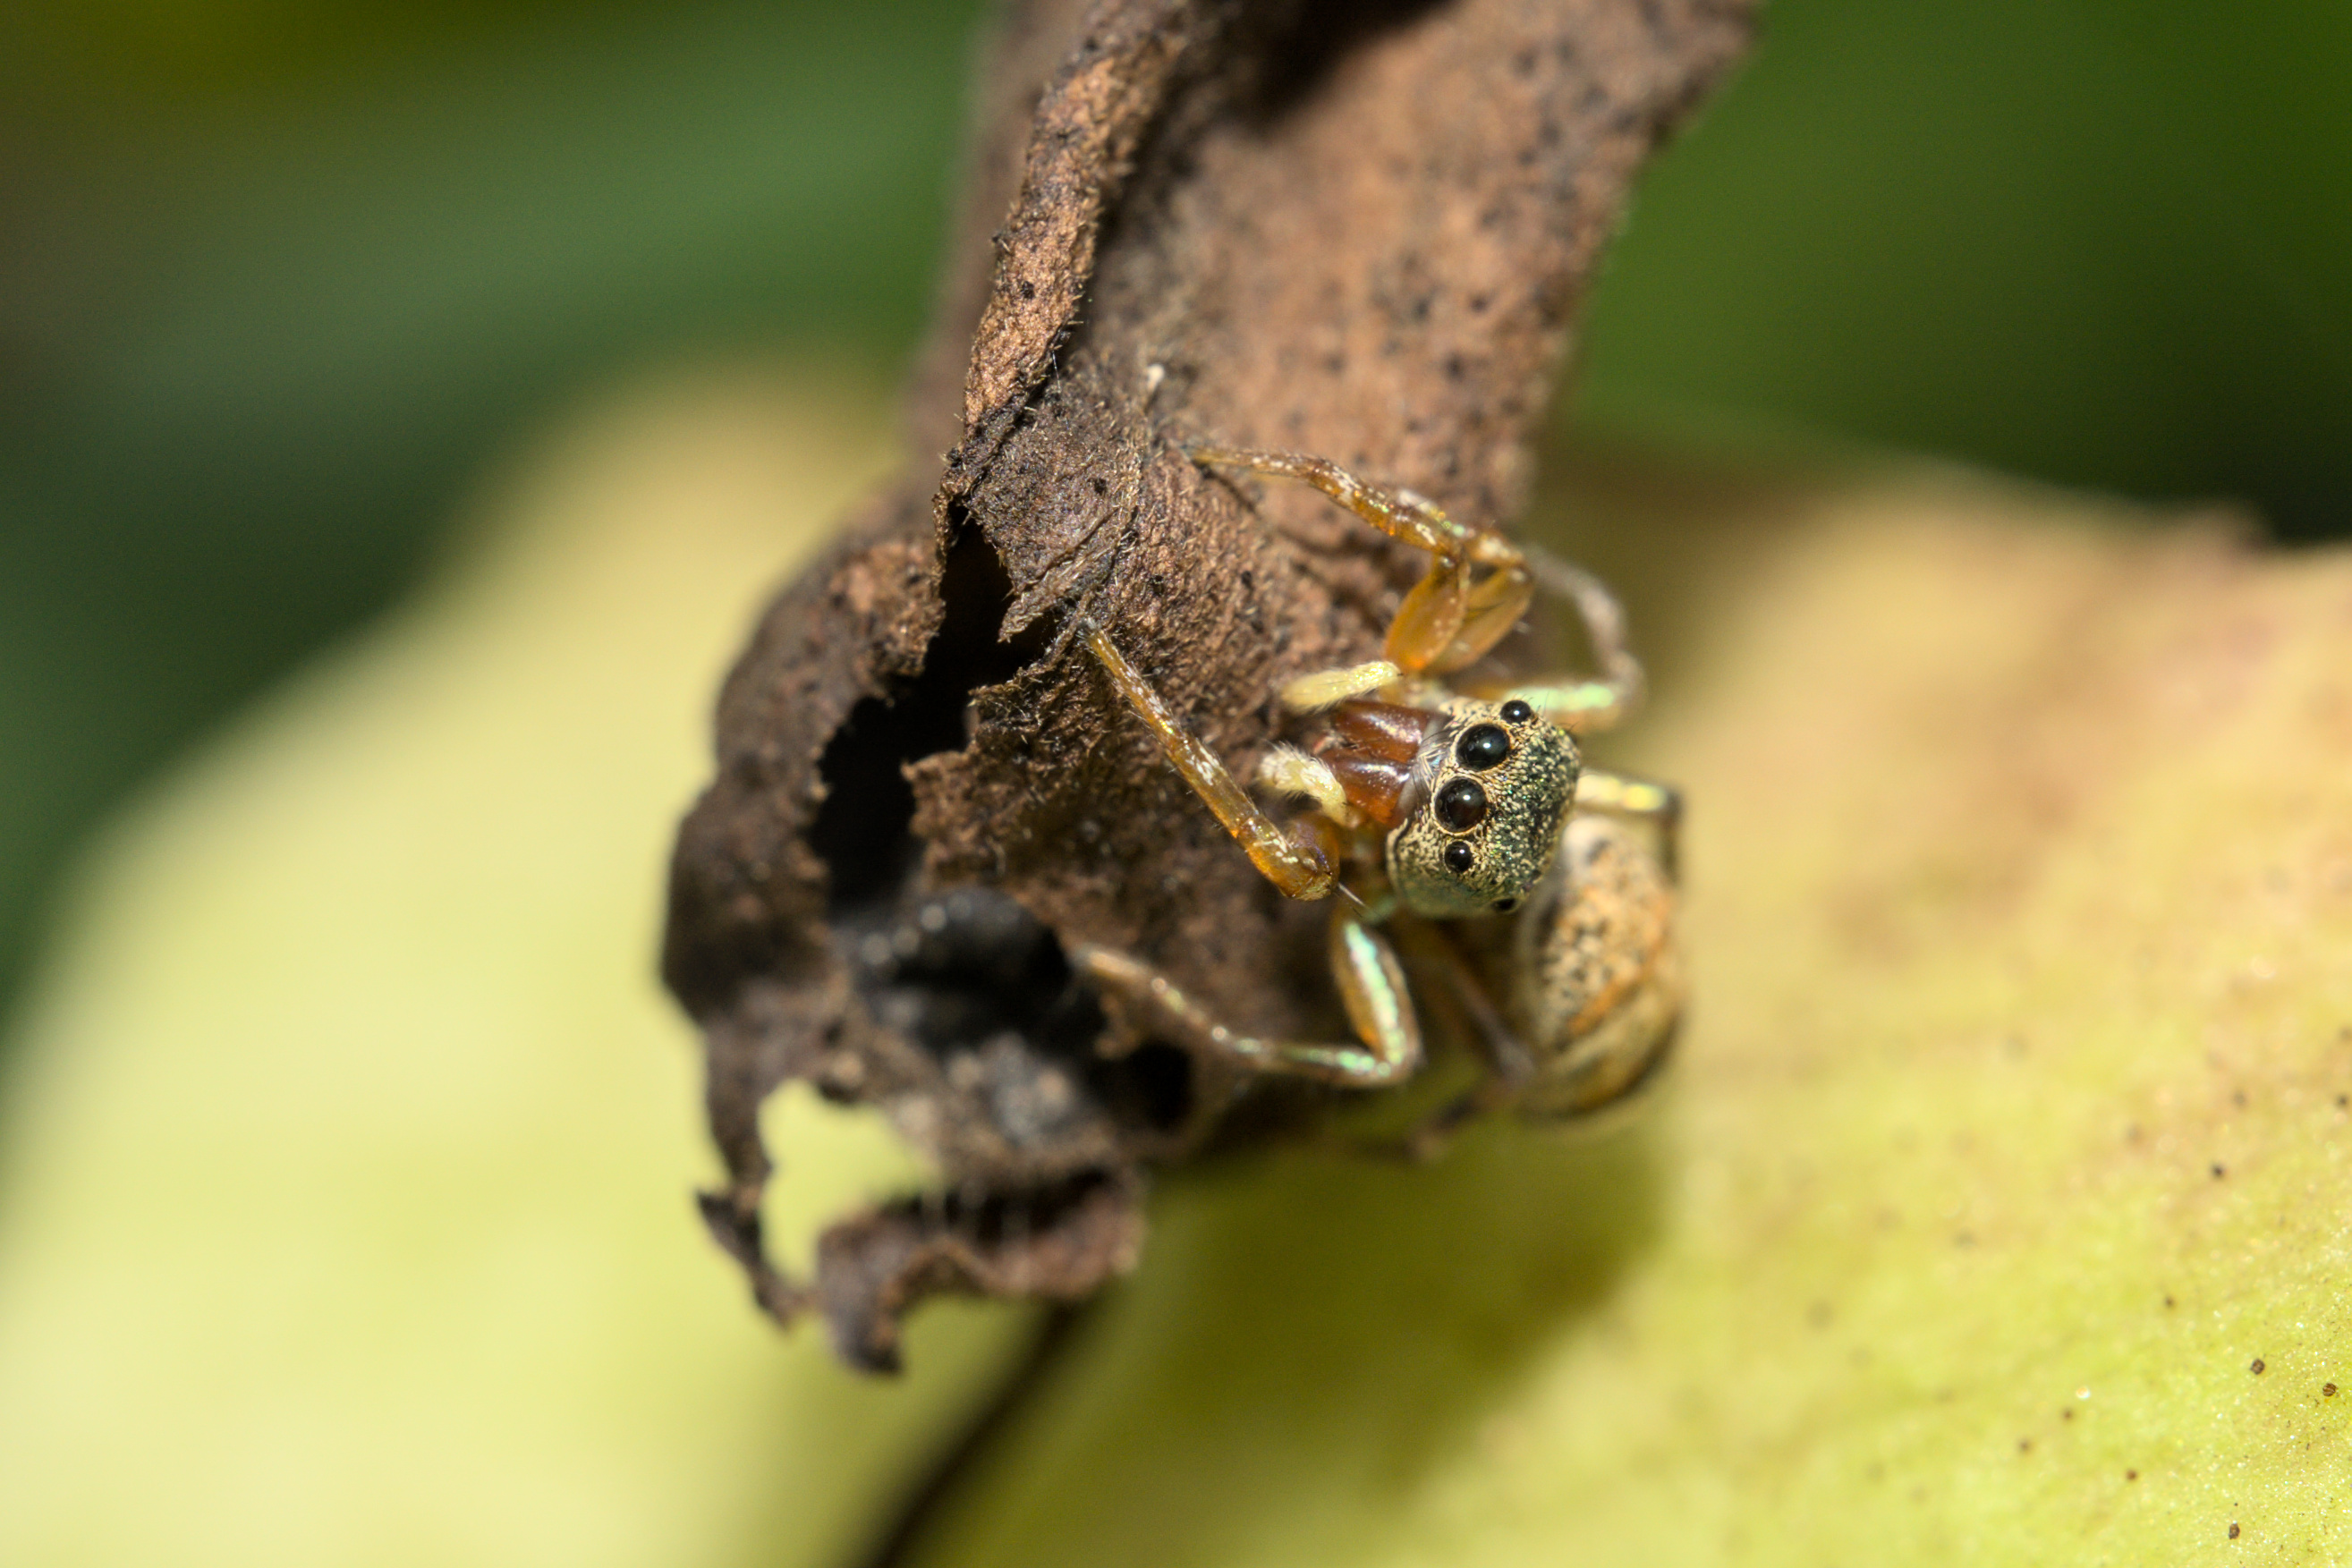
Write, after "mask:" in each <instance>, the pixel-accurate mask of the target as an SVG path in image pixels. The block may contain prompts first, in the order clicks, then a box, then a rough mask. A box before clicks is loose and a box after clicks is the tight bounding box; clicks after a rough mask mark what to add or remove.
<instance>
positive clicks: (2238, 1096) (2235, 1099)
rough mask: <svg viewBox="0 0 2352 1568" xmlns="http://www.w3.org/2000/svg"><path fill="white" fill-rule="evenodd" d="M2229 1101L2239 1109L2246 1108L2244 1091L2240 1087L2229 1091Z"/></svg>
mask: <svg viewBox="0 0 2352 1568" xmlns="http://www.w3.org/2000/svg"><path fill="white" fill-rule="evenodd" d="M2230 1103H2231V1104H2232V1105H2235V1106H2236V1107H2237V1108H2238V1109H2239V1110H2241V1111H2242V1110H2244V1109H2245V1108H2246V1092H2245V1091H2244V1090H2242V1089H2233V1090H2231V1092H2230Z"/></svg>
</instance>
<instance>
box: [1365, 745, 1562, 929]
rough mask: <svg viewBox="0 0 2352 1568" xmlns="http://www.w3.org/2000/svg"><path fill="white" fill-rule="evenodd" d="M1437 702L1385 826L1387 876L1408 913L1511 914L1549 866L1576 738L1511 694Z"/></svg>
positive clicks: (1443, 915)
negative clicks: (1440, 705) (1436, 715)
mask: <svg viewBox="0 0 2352 1568" xmlns="http://www.w3.org/2000/svg"><path fill="white" fill-rule="evenodd" d="M1442 711H1443V714H1444V717H1443V718H1442V719H1441V720H1440V721H1439V722H1438V723H1436V724H1434V725H1433V726H1431V727H1430V730H1429V738H1428V741H1427V742H1426V743H1425V744H1424V745H1423V747H1422V752H1421V757H1420V758H1419V759H1418V760H1417V761H1416V762H1415V763H1414V764H1413V778H1412V786H1411V787H1410V791H1409V795H1408V800H1407V809H1406V810H1405V813H1404V817H1403V820H1402V821H1401V822H1400V823H1399V825H1398V827H1397V829H1396V831H1394V832H1392V833H1391V834H1390V835H1389V842H1388V862H1389V880H1390V881H1391V883H1394V884H1395V887H1396V891H1397V896H1398V898H1399V899H1400V900H1401V901H1402V904H1404V906H1405V907H1406V908H1407V909H1410V910H1412V912H1413V913H1414V914H1415V915H1431V916H1434V917H1436V918H1439V919H1445V918H1451V917H1454V916H1459V915H1484V914H1489V913H1492V914H1498V915H1499V914H1508V913H1509V912H1510V911H1512V910H1514V909H1517V907H1518V906H1519V905H1520V904H1521V903H1522V902H1524V901H1525V900H1526V898H1527V896H1528V894H1529V893H1530V892H1532V891H1533V890H1534V888H1535V885H1536V883H1538V882H1540V881H1541V880H1543V874H1544V873H1545V872H1546V871H1547V870H1549V868H1550V866H1551V857H1552V850H1553V848H1554V847H1555V846H1556V845H1558V843H1559V830H1560V824H1561V823H1562V821H1565V820H1566V818H1567V816H1568V809H1569V806H1570V803H1571V802H1572V801H1573V800H1575V799H1576V774H1577V767H1578V763H1577V756H1576V742H1575V741H1574V740H1573V739H1571V738H1570V736H1569V733H1568V731H1566V730H1564V729H1562V728H1560V727H1559V726H1557V725H1553V724H1548V723H1546V722H1545V721H1544V720H1543V719H1542V718H1541V717H1540V716H1538V714H1537V713H1536V711H1535V709H1534V708H1532V707H1530V706H1528V705H1527V704H1526V703H1523V702H1520V701H1518V700H1517V698H1513V699H1512V700H1510V701H1508V702H1504V703H1482V702H1473V701H1470V700H1468V699H1460V700H1456V701H1454V702H1450V703H1447V704H1446V705H1445V706H1444V709H1443V710H1442Z"/></svg>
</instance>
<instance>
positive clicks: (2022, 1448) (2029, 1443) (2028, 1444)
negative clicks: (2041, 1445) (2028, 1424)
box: [2017, 1437, 2033, 1454]
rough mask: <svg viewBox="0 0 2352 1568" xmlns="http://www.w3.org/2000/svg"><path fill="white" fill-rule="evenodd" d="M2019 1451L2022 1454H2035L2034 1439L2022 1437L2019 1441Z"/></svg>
mask: <svg viewBox="0 0 2352 1568" xmlns="http://www.w3.org/2000/svg"><path fill="white" fill-rule="evenodd" d="M2017 1451H2018V1452H2019V1453H2021V1454H2030V1453H2032V1452H2033V1439H2032V1438H2031V1437H2020V1438H2019V1439H2018V1440H2017Z"/></svg>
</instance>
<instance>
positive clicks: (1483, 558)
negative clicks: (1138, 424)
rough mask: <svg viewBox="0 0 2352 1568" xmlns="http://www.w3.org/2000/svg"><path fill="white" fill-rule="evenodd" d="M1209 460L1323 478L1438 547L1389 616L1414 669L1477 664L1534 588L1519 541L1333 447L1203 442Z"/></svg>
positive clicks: (1359, 510) (1386, 521)
mask: <svg viewBox="0 0 2352 1568" xmlns="http://www.w3.org/2000/svg"><path fill="white" fill-rule="evenodd" d="M1187 455H1189V456H1190V457H1191V458H1192V461H1193V462H1195V463H1198V464H1201V465H1203V466H1213V467H1221V468H1245V469H1248V470H1250V471H1252V472H1254V473H1258V474H1276V475H1280V476H1284V477H1286V478H1291V479H1298V480H1303V481H1305V482H1306V483H1307V484H1309V485H1312V486H1315V487H1316V488H1317V489H1318V490H1320V491H1322V492H1323V493H1324V494H1325V495H1327V496H1328V497H1331V498H1332V499H1333V500H1335V501H1337V502H1339V504H1340V505H1341V506H1343V507H1347V508H1348V509H1349V511H1351V512H1353V513H1355V514H1356V516H1358V517H1361V518H1363V519H1364V521H1366V522H1368V523H1370V524H1371V525H1372V527H1374V528H1378V529H1380V530H1381V532H1382V533H1384V534H1386V535H1388V536H1389V537H1390V538H1393V539H1402V540H1403V541H1404V542H1405V543H1406V544H1409V545H1411V546H1412V547H1413V548H1414V549H1420V550H1425V551H1427V552H1428V555H1429V570H1428V571H1427V572H1426V573H1424V574H1423V577H1422V580H1420V581H1419V582H1418V583H1415V584H1414V585H1413V588H1412V591H1411V592H1409V593H1407V594H1406V595H1405V596H1404V602H1403V603H1402V604H1400V605H1399V606H1397V612H1396V618H1395V619H1394V620H1392V621H1391V622H1389V633H1388V649H1387V652H1388V656H1389V658H1390V659H1391V661H1393V662H1394V663H1395V664H1397V665H1398V667H1399V668H1400V669H1402V671H1403V672H1404V673H1405V674H1409V675H1415V674H1429V675H1442V674H1446V673H1447V672H1449V671H1453V670H1459V669H1462V668H1464V667H1465V666H1466V665H1470V664H1476V663H1477V662H1478V661H1479V660H1480V659H1483V658H1485V657H1486V654H1487V653H1488V652H1489V651H1490V650H1492V649H1493V647H1494V646H1495V644H1496V643H1499V642H1501V641H1502V640H1503V638H1504V637H1505V636H1507V634H1508V633H1509V632H1510V630H1511V628H1512V627H1514V626H1516V625H1517V624H1518V622H1519V617H1520V616H1522V615H1525V614H1526V613H1527V611H1528V603H1529V602H1530V601H1532V600H1533V599H1534V597H1535V591H1536V585H1535V579H1534V577H1533V576H1532V575H1531V573H1530V571H1529V570H1528V563H1527V559H1526V558H1525V557H1524V555H1523V554H1522V553H1521V551H1520V549H1519V547H1518V546H1517V545H1515V544H1513V543H1512V542H1511V541H1510V540H1508V539H1507V538H1503V536H1502V535H1500V534H1496V533H1487V532H1484V531H1481V530H1478V529H1474V528H1464V527H1463V526H1462V525H1461V524H1460V523H1457V522H1455V521H1454V519H1453V518H1451V517H1447V516H1446V515H1445V514H1444V512H1443V511H1441V510H1440V509H1439V508H1438V507H1437V505H1436V504H1435V503H1434V502H1433V501H1431V500H1429V499H1428V498H1427V497H1423V496H1416V495H1414V494H1413V493H1412V491H1410V490H1404V489H1396V490H1384V489H1382V488H1381V487H1380V486H1377V485H1368V484H1366V483H1364V481H1362V480H1361V479H1359V478H1357V477H1356V476H1354V475H1353V474H1350V473H1349V472H1348V471H1347V470H1346V469H1345V468H1342V467H1340V466H1339V465H1338V464H1336V463H1334V462H1332V461H1331V460H1330V459H1328V458H1327V457H1312V456H1308V455H1307V454H1305V453H1300V452H1249V451H1241V450H1234V449H1229V448H1226V447H1222V446H1195V447H1192V448H1191V449H1190V450H1189V452H1188V454H1187Z"/></svg>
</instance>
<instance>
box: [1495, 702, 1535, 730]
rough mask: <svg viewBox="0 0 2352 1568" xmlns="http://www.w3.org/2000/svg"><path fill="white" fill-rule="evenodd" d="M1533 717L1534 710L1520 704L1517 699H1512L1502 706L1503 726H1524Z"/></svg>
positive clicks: (1524, 704)
mask: <svg viewBox="0 0 2352 1568" xmlns="http://www.w3.org/2000/svg"><path fill="white" fill-rule="evenodd" d="M1535 716H1536V710H1535V709H1534V708H1532V707H1529V706H1528V705H1527V704H1526V703H1523V702H1521V701H1520V700H1519V699H1518V698H1517V697H1513V698H1512V699H1511V700H1510V701H1509V702H1507V703H1505V704H1504V705H1503V722H1504V723H1505V724H1525V723H1527V722H1528V720H1529V719H1531V718H1533V717H1535Z"/></svg>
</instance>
